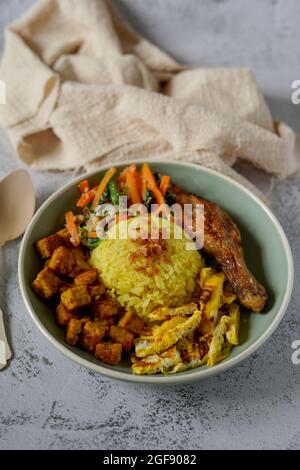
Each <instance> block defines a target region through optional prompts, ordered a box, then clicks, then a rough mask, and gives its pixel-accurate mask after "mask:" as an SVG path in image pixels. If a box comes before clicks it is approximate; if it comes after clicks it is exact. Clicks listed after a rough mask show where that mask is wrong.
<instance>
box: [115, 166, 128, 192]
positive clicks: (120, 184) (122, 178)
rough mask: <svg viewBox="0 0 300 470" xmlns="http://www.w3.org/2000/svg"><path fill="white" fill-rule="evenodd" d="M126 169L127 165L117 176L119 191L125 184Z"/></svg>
mask: <svg viewBox="0 0 300 470" xmlns="http://www.w3.org/2000/svg"><path fill="white" fill-rule="evenodd" d="M127 171H128V167H127V168H125V169H124V170H123V171H122V173H120V175H119V176H118V178H117V185H118V188H119V190H120V191H123V190H124V188H125V186H126V173H127Z"/></svg>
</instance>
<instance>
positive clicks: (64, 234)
mask: <svg viewBox="0 0 300 470" xmlns="http://www.w3.org/2000/svg"><path fill="white" fill-rule="evenodd" d="M56 235H59V236H60V237H61V238H62V239H63V241H64V243H65V246H66V247H68V248H71V247H72V246H73V245H72V243H71V240H70V239H71V235H70V232H69V231H68V230H67V229H66V228H63V229H62V230H60V231H59V232H57V233H56Z"/></svg>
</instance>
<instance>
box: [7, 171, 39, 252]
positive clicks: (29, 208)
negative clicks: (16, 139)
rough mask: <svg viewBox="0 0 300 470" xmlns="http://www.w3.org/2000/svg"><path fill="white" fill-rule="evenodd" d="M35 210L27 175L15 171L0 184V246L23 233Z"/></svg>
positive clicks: (32, 193) (29, 180)
mask: <svg viewBox="0 0 300 470" xmlns="http://www.w3.org/2000/svg"><path fill="white" fill-rule="evenodd" d="M34 208H35V191H34V187H33V184H32V181H31V178H30V176H29V174H28V173H27V172H26V171H25V170H17V171H14V172H13V173H11V174H10V175H8V176H7V177H6V178H5V179H4V180H2V181H1V182H0V227H1V228H0V246H3V245H4V244H5V243H6V242H7V241H9V240H14V239H15V238H18V237H19V236H20V235H22V233H23V232H24V231H25V229H26V227H27V226H28V224H29V222H30V220H31V219H32V216H33V214H34Z"/></svg>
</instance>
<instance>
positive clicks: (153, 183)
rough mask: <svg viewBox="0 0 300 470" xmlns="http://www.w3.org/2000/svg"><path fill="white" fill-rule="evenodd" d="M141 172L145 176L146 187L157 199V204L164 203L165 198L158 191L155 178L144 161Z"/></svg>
mask: <svg viewBox="0 0 300 470" xmlns="http://www.w3.org/2000/svg"><path fill="white" fill-rule="evenodd" d="M142 174H143V177H144V178H145V180H146V182H147V187H148V188H149V189H150V191H151V192H152V193H153V195H154V197H155V199H156V200H157V202H158V204H165V202H166V201H165V198H164V196H163V195H162V193H161V192H160V190H159V188H158V186H157V183H156V180H155V178H154V175H153V173H152V171H151V169H150V167H149V165H148V163H144V165H143V168H142Z"/></svg>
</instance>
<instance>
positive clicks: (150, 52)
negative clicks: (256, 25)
mask: <svg viewBox="0 0 300 470" xmlns="http://www.w3.org/2000/svg"><path fill="white" fill-rule="evenodd" d="M0 79H2V80H4V81H5V82H6V86H7V104H6V105H5V106H0V123H1V124H2V125H3V126H4V127H6V128H7V130H8V133H9V135H10V137H11V140H12V142H13V144H14V146H15V148H16V150H17V152H18V154H19V156H20V158H21V160H22V161H23V162H25V163H26V164H28V165H30V166H32V167H33V168H36V169H39V170H49V169H51V170H56V169H58V170H64V169H72V168H77V167H85V168H90V167H91V166H94V165H99V163H107V162H109V163H114V162H117V161H121V160H124V159H132V160H135V159H137V158H138V159H144V158H145V159H146V158H147V159H148V158H155V159H157V158H163V159H178V160H184V161H189V162H196V163H199V164H201V165H205V166H207V167H210V168H214V169H216V170H218V171H220V172H222V173H224V174H227V175H229V176H231V177H233V178H235V179H236V180H238V181H240V182H242V183H243V184H245V185H247V186H248V187H250V188H252V189H253V187H252V185H251V184H250V183H249V182H248V181H246V180H245V179H244V178H243V177H242V176H241V175H239V174H237V173H236V172H235V171H234V170H233V169H232V168H231V166H232V165H233V164H234V163H235V161H236V160H237V158H241V159H243V160H246V161H249V162H251V163H252V164H253V165H255V166H256V167H259V168H262V169H264V170H266V171H268V172H270V173H272V174H273V175H275V176H276V177H278V178H285V177H287V176H289V175H292V174H294V173H296V172H297V171H298V170H299V166H300V144H299V138H298V137H296V135H295V134H294V132H293V131H292V130H291V129H290V128H289V127H288V126H286V125H285V124H283V123H277V124H274V123H273V121H272V118H271V115H270V112H269V110H268V107H267V105H266V103H265V101H264V99H263V97H262V95H261V93H260V92H259V90H258V88H257V85H256V82H255V79H254V77H253V75H252V73H251V72H250V70H248V69H221V68H199V69H192V70H191V69H185V68H184V67H182V66H181V65H179V64H178V63H176V62H175V61H174V60H173V59H172V58H171V57H169V56H168V55H167V54H165V53H164V52H162V51H161V50H160V49H158V48H157V47H155V46H154V45H153V44H151V43H150V42H148V41H146V40H145V39H143V38H141V37H139V36H138V35H136V34H135V33H134V32H133V31H132V30H131V29H130V28H129V26H128V25H127V24H125V22H124V21H123V20H122V19H121V18H120V16H119V15H118V14H117V12H116V11H115V10H114V9H113V8H112V4H111V2H108V1H104V0H84V1H83V0H41V1H39V2H38V3H37V4H36V5H35V6H34V7H33V8H32V9H31V10H30V11H29V12H28V13H27V14H26V15H25V16H24V17H23V18H21V19H20V20H18V21H16V22H15V23H14V24H12V25H11V26H10V27H9V28H8V30H7V32H6V48H5V52H4V57H3V60H2V64H1V68H0Z"/></svg>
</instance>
